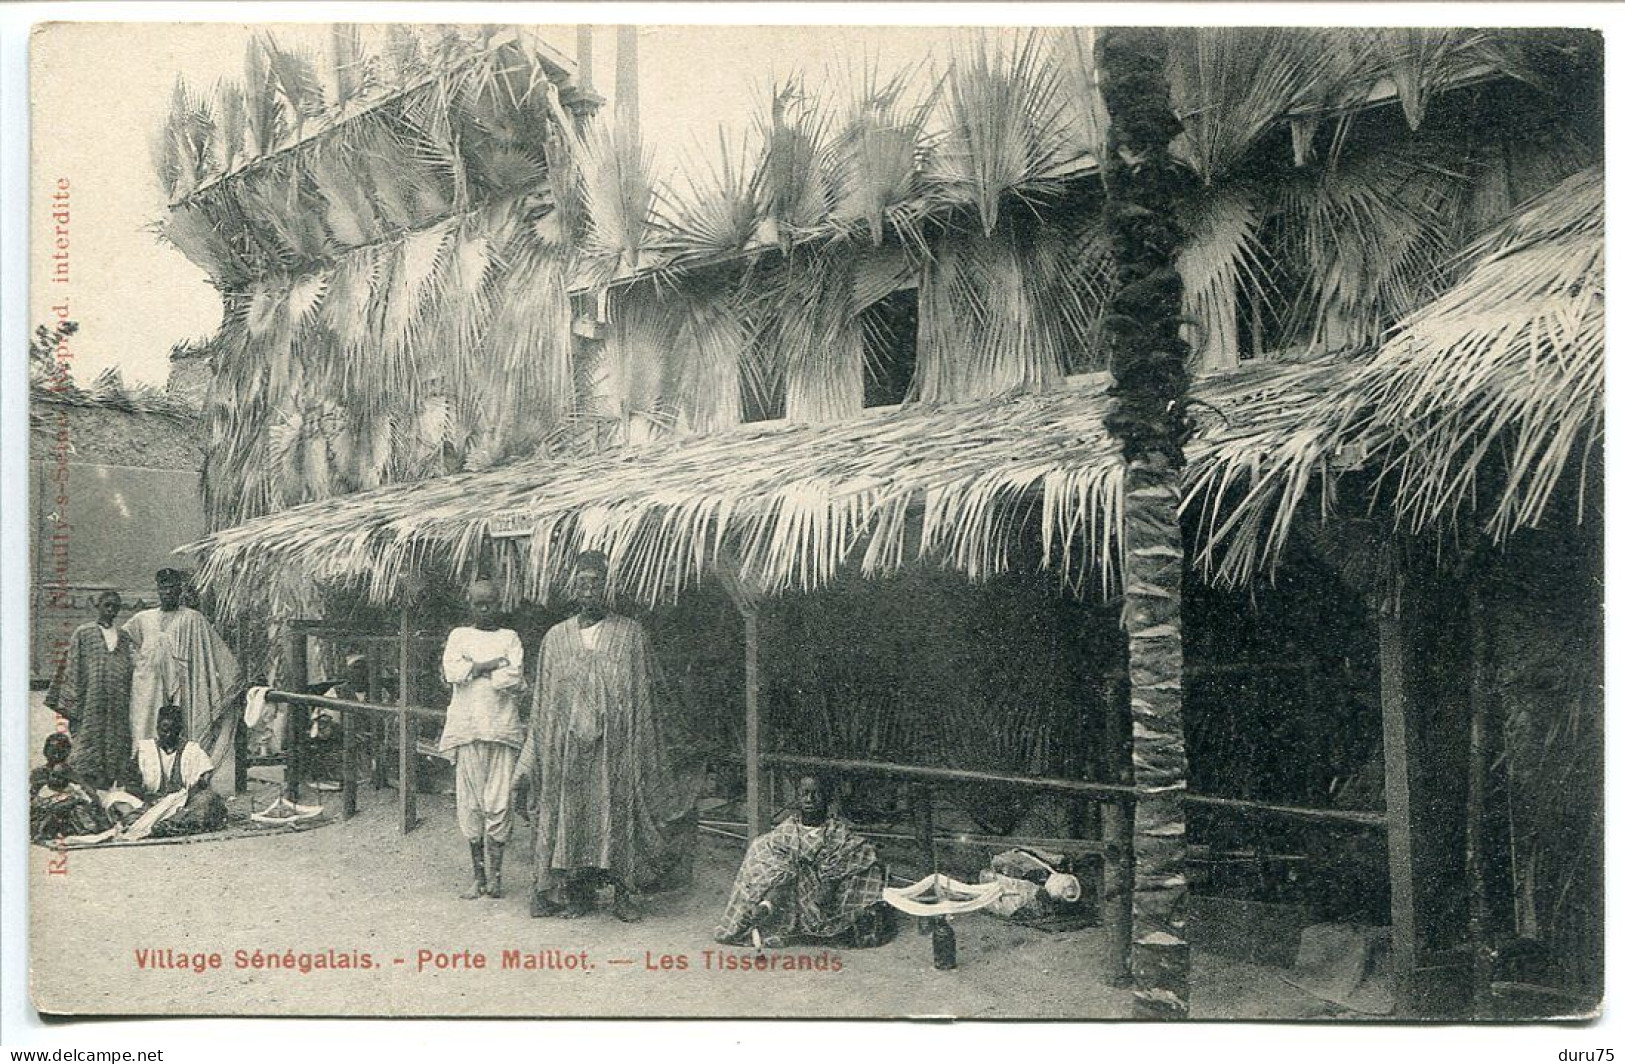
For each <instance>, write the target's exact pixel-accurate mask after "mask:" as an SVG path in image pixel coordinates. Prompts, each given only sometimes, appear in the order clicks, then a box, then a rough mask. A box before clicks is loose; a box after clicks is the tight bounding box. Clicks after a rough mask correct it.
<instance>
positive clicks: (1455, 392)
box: [1199, 165, 1606, 581]
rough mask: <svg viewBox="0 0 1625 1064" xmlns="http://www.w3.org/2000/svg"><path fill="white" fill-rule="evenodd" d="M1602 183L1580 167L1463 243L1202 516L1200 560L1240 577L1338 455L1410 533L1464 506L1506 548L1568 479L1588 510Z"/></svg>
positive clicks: (1597, 365) (1596, 444) (1281, 535)
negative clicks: (1204, 535)
mask: <svg viewBox="0 0 1625 1064" xmlns="http://www.w3.org/2000/svg"><path fill="white" fill-rule="evenodd" d="M1604 184H1605V183H1604V179H1603V168H1602V167H1601V166H1600V165H1598V166H1594V167H1591V168H1589V169H1586V170H1582V171H1581V172H1579V173H1577V174H1575V175H1573V176H1572V177H1570V178H1568V179H1567V180H1565V181H1562V182H1560V183H1559V184H1557V185H1556V186H1554V187H1553V188H1551V189H1550V190H1549V191H1547V192H1545V193H1543V194H1541V195H1538V196H1536V197H1534V198H1533V199H1532V200H1531V201H1529V202H1528V203H1526V204H1525V205H1524V206H1523V207H1522V208H1520V209H1519V210H1518V211H1517V213H1515V214H1514V215H1513V216H1512V217H1510V218H1509V219H1508V220H1507V221H1505V222H1504V223H1502V224H1501V225H1499V226H1497V227H1495V228H1493V229H1492V230H1491V231H1489V232H1488V233H1486V234H1485V235H1484V236H1482V237H1481V238H1480V239H1479V240H1477V241H1476V242H1475V243H1474V244H1473V245H1472V246H1471V247H1469V248H1468V249H1467V250H1466V251H1464V252H1463V253H1462V255H1461V256H1460V262H1459V264H1458V266H1459V271H1460V272H1459V279H1458V280H1457V281H1456V283H1455V284H1454V285H1452V286H1451V287H1450V288H1449V289H1448V290H1446V291H1445V292H1443V293H1442V294H1441V295H1439V296H1438V297H1437V298H1436V299H1434V300H1432V301H1431V302H1429V303H1427V304H1425V305H1424V306H1422V307H1421V308H1419V309H1418V310H1417V311H1415V312H1414V313H1412V314H1411V315H1409V316H1408V317H1407V318H1405V319H1404V320H1403V321H1401V322H1400V323H1399V324H1398V326H1396V327H1395V328H1394V330H1393V331H1392V332H1391V333H1390V334H1389V336H1388V338H1387V339H1386V340H1385V342H1384V343H1383V344H1382V346H1381V347H1380V349H1379V350H1378V351H1377V352H1376V353H1375V355H1374V356H1372V357H1371V358H1369V359H1366V360H1364V361H1362V362H1360V363H1357V364H1355V365H1354V366H1352V367H1351V370H1350V373H1349V375H1348V377H1347V378H1346V380H1344V381H1343V383H1342V385H1341V386H1340V387H1339V388H1338V389H1337V390H1336V391H1335V392H1332V393H1329V394H1328V395H1327V396H1326V398H1325V400H1324V401H1323V402H1322V403H1321V404H1320V405H1319V406H1318V407H1317V408H1316V410H1315V411H1314V412H1313V416H1312V418H1311V419H1310V421H1309V422H1307V423H1306V424H1305V425H1304V427H1303V432H1302V434H1301V435H1300V437H1299V438H1298V439H1297V440H1296V441H1295V445H1294V446H1292V447H1290V448H1284V449H1282V450H1281V451H1279V452H1277V453H1275V454H1273V455H1270V456H1267V457H1266V458H1265V460H1264V461H1263V462H1262V463H1261V464H1260V465H1259V466H1258V467H1257V468H1256V469H1255V470H1254V476H1253V478H1252V480H1251V484H1250V487H1249V488H1248V490H1247V493H1246V495H1245V497H1244V498H1242V499H1241V500H1240V501H1239V502H1237V503H1236V504H1235V505H1233V506H1231V507H1229V508H1228V509H1227V512H1225V513H1223V514H1218V513H1212V514H1210V515H1209V517H1208V524H1209V526H1210V527H1211V529H1212V531H1213V535H1212V536H1211V537H1209V538H1208V539H1207V541H1206V542H1205V544H1204V546H1203V551H1204V554H1203V555H1202V556H1201V558H1200V559H1199V560H1200V561H1201V562H1203V563H1204V564H1207V565H1211V566H1215V567H1217V568H1218V569H1219V571H1220V572H1221V573H1222V574H1223V575H1224V576H1225V577H1226V578H1228V579H1232V580H1238V581H1239V580H1245V579H1246V578H1248V577H1249V576H1250V574H1251V573H1252V571H1253V570H1254V568H1255V567H1256V566H1257V565H1258V564H1259V562H1260V561H1261V560H1262V559H1263V558H1264V557H1267V556H1268V555H1269V554H1270V553H1271V551H1272V550H1273V549H1275V548H1277V547H1278V546H1279V544H1280V543H1281V542H1283V541H1284V539H1285V537H1286V534H1287V531H1288V528H1289V526H1290V523H1291V521H1292V519H1293V515H1294V513H1295V511H1296V510H1297V502H1298V499H1299V498H1300V497H1301V495H1302V494H1303V492H1304V490H1305V488H1306V485H1307V484H1308V483H1309V482H1310V481H1311V480H1312V479H1313V478H1314V477H1315V476H1316V475H1317V474H1319V473H1322V472H1324V471H1325V470H1326V468H1327V467H1328V465H1329V463H1331V462H1332V461H1333V460H1334V458H1335V456H1336V454H1337V453H1338V452H1342V454H1343V455H1344V456H1345V459H1344V462H1345V463H1347V462H1355V461H1358V462H1363V463H1364V464H1365V465H1366V466H1367V467H1368V468H1370V469H1371V470H1373V471H1374V472H1375V474H1376V476H1377V490H1376V491H1375V492H1374V493H1373V496H1372V497H1373V498H1375V499H1383V500H1386V502H1387V504H1388V505H1391V506H1392V508H1393V511H1394V512H1393V518H1394V524H1395V525H1396V527H1398V528H1399V529H1401V530H1404V531H1408V532H1417V531H1420V530H1422V529H1425V528H1429V527H1435V526H1443V525H1453V524H1456V523H1457V522H1458V519H1460V518H1462V517H1463V515H1466V514H1469V513H1471V514H1473V515H1474V516H1473V520H1474V521H1475V523H1476V525H1477V527H1478V529H1479V530H1480V531H1481V532H1482V533H1484V534H1485V535H1487V536H1488V537H1489V538H1490V540H1491V541H1493V542H1500V541H1502V540H1504V539H1505V537H1506V536H1508V535H1509V534H1511V533H1513V532H1515V531H1517V530H1519V529H1522V528H1531V527H1534V526H1536V525H1538V524H1540V522H1541V520H1542V518H1543V517H1544V516H1545V514H1546V512H1547V510H1548V508H1549V506H1550V504H1551V503H1552V500H1553V498H1554V496H1555V495H1556V493H1557V487H1558V484H1559V482H1560V480H1561V479H1562V478H1563V477H1564V476H1565V475H1570V474H1574V473H1577V474H1578V479H1577V483H1578V485H1579V495H1578V503H1579V507H1580V510H1579V515H1583V514H1584V512H1585V511H1584V507H1585V505H1586V499H1585V492H1586V490H1587V488H1588V487H1589V486H1591V481H1592V476H1591V475H1592V474H1600V472H1601V470H1600V469H1599V468H1597V467H1598V465H1599V450H1600V447H1601V443H1602V435H1603V424H1604V418H1603V413H1604V411H1603V395H1604V391H1603V377H1604V366H1605V362H1606V358H1605V350H1604V316H1605V308H1604V269H1603V229H1604V221H1603V203H1604ZM1348 456H1355V457H1348ZM1208 497H1209V498H1213V497H1214V496H1212V495H1211V494H1210V495H1209V496H1208Z"/></svg>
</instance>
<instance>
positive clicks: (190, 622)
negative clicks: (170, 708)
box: [124, 569, 239, 790]
mask: <svg viewBox="0 0 1625 1064" xmlns="http://www.w3.org/2000/svg"><path fill="white" fill-rule="evenodd" d="M157 584H158V606H157V608H156V609H145V610H142V611H141V612H139V613H137V614H136V615H135V616H133V617H131V618H130V619H129V620H128V621H126V622H125V624H124V632H125V634H126V635H128V636H129V637H130V642H131V646H132V648H133V650H134V653H135V671H134V674H133V675H132V676H131V679H130V734H131V737H132V738H133V740H134V742H135V743H136V744H139V743H140V742H141V740H143V739H151V738H154V737H155V736H156V735H157V724H158V710H159V708H160V707H162V706H167V705H175V706H180V707H181V709H182V710H183V711H184V713H185V725H184V726H185V732H186V735H187V736H188V737H189V738H191V739H192V740H193V741H195V742H197V743H199V744H200V745H202V746H203V747H204V749H205V750H207V751H208V753H209V755H210V758H211V759H212V760H213V762H214V766H215V769H216V771H215V775H214V786H215V789H216V790H223V789H225V788H229V787H231V786H232V785H233V780H234V776H235V772H234V757H233V753H234V750H233V743H232V740H233V739H234V738H235V737H236V720H237V714H236V713H232V712H228V710H229V709H231V708H233V707H232V705H231V703H232V701H233V700H234V699H235V697H236V696H237V695H238V693H239V687H238V683H237V658H236V657H235V656H234V655H233V654H232V652H231V648H230V647H228V646H226V641H225V640H224V639H221V638H220V634H219V633H218V632H216V631H215V630H214V625H213V624H210V623H209V619H208V618H207V617H205V616H203V614H201V613H199V612H198V611H197V610H194V609H192V608H191V607H189V606H183V605H181V593H182V591H184V590H185V586H186V574H185V573H182V572H181V571H180V570H178V569H160V570H158V579H157Z"/></svg>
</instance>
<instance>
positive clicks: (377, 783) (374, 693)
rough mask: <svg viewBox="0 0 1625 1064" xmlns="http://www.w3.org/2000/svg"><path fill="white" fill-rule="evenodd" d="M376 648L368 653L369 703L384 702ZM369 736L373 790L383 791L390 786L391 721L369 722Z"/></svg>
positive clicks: (381, 670) (372, 720) (371, 720)
mask: <svg viewBox="0 0 1625 1064" xmlns="http://www.w3.org/2000/svg"><path fill="white" fill-rule="evenodd" d="M375 649H376V648H369V650H368V653H367V701H369V702H381V701H382V700H383V686H384V685H383V682H382V679H381V677H382V675H383V664H382V663H381V662H380V661H379V660H378V655H377V653H375V652H374V650H375ZM367 734H368V736H369V737H370V739H371V741H372V789H373V790H375V791H381V790H383V789H384V788H385V787H387V786H388V785H389V721H387V720H384V719H382V718H373V719H368V720H367Z"/></svg>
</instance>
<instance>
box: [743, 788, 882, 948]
mask: <svg viewBox="0 0 1625 1064" xmlns="http://www.w3.org/2000/svg"><path fill="white" fill-rule="evenodd" d="M796 794H797V806H798V812H797V815H796V816H794V817H792V818H791V819H789V820H786V821H784V822H783V823H781V824H779V825H778V826H776V827H775V828H773V830H772V831H769V832H767V833H766V834H764V835H761V836H759V837H758V838H757V839H756V840H755V841H753V842H752V843H751V844H750V848H749V849H748V850H746V851H745V860H744V862H743V863H742V864H741V865H740V866H739V875H738V877H737V878H736V879H735V880H734V887H733V894H732V895H730V896H729V898H728V908H727V910H726V911H725V912H724V913H723V915H722V923H721V924H719V925H718V926H717V930H716V938H717V941H718V942H722V943H725V944H730V945H742V944H745V943H748V942H750V941H751V931H752V930H756V931H759V932H761V939H762V945H764V946H783V945H789V944H791V943H793V942H796V941H806V940H809V939H810V940H821V941H823V942H826V943H829V944H837V943H839V944H841V945H850V946H876V945H879V944H880V943H881V942H883V941H885V940H886V939H887V938H888V937H889V932H890V930H891V927H892V921H891V909H890V908H889V907H888V906H887V905H886V904H885V903H884V902H883V901H882V900H881V892H882V891H883V890H884V889H885V886H886V869H885V866H884V865H882V864H881V863H880V859H879V858H878V857H876V856H875V848H874V846H872V845H870V843H869V842H867V841H866V840H865V839H864V838H863V837H862V836H860V835H858V834H856V833H854V832H853V831H852V829H851V827H850V826H848V824H847V823H846V821H844V820H842V819H841V818H840V817H838V816H836V815H834V814H833V813H832V812H831V811H830V803H831V801H832V800H833V797H834V795H833V791H832V790H831V788H830V786H829V785H828V783H826V782H825V781H824V780H821V779H818V778H816V777H813V776H804V777H802V779H801V781H800V783H799V785H798V786H797V788H796Z"/></svg>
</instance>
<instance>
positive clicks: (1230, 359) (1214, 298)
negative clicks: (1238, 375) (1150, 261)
mask: <svg viewBox="0 0 1625 1064" xmlns="http://www.w3.org/2000/svg"><path fill="white" fill-rule="evenodd" d="M1259 198H1260V197H1259V196H1258V194H1257V191H1256V190H1254V189H1250V188H1247V187H1245V186H1241V185H1238V184H1236V183H1226V184H1222V185H1219V186H1215V187H1214V188H1212V189H1210V190H1209V191H1208V193H1207V194H1206V195H1203V196H1198V197H1192V198H1190V199H1189V200H1187V202H1186V203H1185V207H1186V209H1187V212H1188V216H1187V217H1186V218H1185V219H1184V226H1183V228H1184V232H1185V240H1184V242H1183V243H1182V244H1181V245H1180V248H1179V254H1178V257H1177V260H1176V268H1177V269H1178V270H1179V277H1180V281H1181V282H1182V285H1183V292H1184V295H1183V300H1184V312H1185V316H1186V318H1187V319H1188V320H1189V321H1190V322H1192V324H1193V325H1194V328H1192V329H1187V331H1186V342H1187V343H1188V344H1190V349H1191V358H1192V360H1193V368H1195V369H1196V370H1197V371H1198V372H1204V371H1205V372H1212V371H1215V370H1226V369H1234V368H1235V367H1236V365H1237V363H1238V361H1239V359H1240V355H1241V331H1240V327H1239V324H1238V322H1237V299H1238V296H1239V295H1241V294H1245V295H1246V297H1247V298H1248V299H1249V300H1250V301H1251V302H1252V304H1253V305H1256V306H1259V307H1261V308H1262V307H1264V306H1267V305H1269V304H1270V303H1271V302H1272V296H1273V291H1272V288H1271V286H1270V283H1269V279H1268V278H1269V265H1268V252H1267V251H1266V249H1265V247H1264V245H1263V242H1262V240H1261V239H1260V228H1261V225H1262V219H1261V218H1260V216H1259V212H1258V210H1257V207H1256V206H1255V204H1256V203H1257V201H1258V199H1259Z"/></svg>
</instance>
